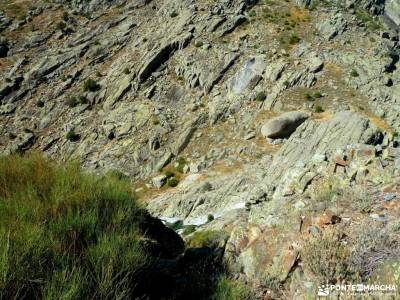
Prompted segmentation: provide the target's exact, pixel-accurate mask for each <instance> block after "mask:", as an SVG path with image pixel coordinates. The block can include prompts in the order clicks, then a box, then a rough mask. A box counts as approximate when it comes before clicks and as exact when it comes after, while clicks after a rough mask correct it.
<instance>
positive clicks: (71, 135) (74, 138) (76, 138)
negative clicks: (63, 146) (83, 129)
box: [65, 130, 81, 142]
mask: <svg viewBox="0 0 400 300" xmlns="http://www.w3.org/2000/svg"><path fill="white" fill-rule="evenodd" d="M65 138H66V139H67V140H69V141H71V142H76V141H79V139H80V138H81V136H80V135H79V134H77V133H76V132H75V131H74V130H70V131H68V132H67V134H66V135H65Z"/></svg>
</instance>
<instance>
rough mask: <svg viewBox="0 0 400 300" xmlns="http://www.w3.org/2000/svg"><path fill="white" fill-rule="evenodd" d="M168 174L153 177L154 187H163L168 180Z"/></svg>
mask: <svg viewBox="0 0 400 300" xmlns="http://www.w3.org/2000/svg"><path fill="white" fill-rule="evenodd" d="M167 178H168V177H167V175H164V174H162V175H158V176H156V177H153V179H152V180H151V182H152V184H153V186H154V187H156V188H158V189H159V188H160V187H162V186H163V185H164V184H165V183H166V182H167Z"/></svg>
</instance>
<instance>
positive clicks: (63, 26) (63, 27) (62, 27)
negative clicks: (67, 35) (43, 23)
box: [56, 22, 67, 31]
mask: <svg viewBox="0 0 400 300" xmlns="http://www.w3.org/2000/svg"><path fill="white" fill-rule="evenodd" d="M56 28H57V30H61V31H63V30H65V28H67V24H65V23H64V22H58V23H57V25H56Z"/></svg>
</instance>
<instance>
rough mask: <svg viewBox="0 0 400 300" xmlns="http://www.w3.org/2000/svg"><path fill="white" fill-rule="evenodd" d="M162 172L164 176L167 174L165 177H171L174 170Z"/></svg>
mask: <svg viewBox="0 0 400 300" xmlns="http://www.w3.org/2000/svg"><path fill="white" fill-rule="evenodd" d="M164 174H165V176H167V178H171V177H174V176H175V174H174V172H172V171H170V170H167V171H165V173H164Z"/></svg>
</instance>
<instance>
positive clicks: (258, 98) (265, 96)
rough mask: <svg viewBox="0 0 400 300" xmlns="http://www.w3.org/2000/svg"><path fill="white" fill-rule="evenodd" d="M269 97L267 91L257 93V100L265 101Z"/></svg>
mask: <svg viewBox="0 0 400 300" xmlns="http://www.w3.org/2000/svg"><path fill="white" fill-rule="evenodd" d="M266 98H267V95H266V94H265V92H259V93H257V95H256V101H259V102H263V101H264V100H265V99H266Z"/></svg>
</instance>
